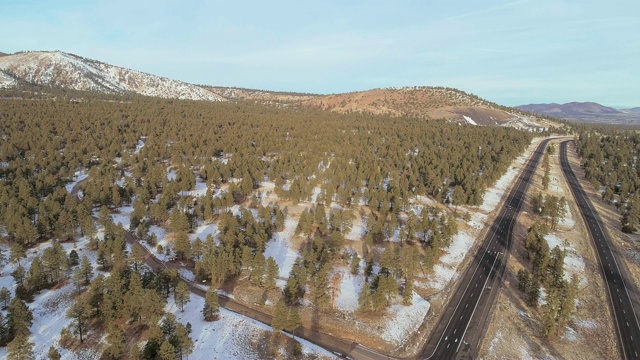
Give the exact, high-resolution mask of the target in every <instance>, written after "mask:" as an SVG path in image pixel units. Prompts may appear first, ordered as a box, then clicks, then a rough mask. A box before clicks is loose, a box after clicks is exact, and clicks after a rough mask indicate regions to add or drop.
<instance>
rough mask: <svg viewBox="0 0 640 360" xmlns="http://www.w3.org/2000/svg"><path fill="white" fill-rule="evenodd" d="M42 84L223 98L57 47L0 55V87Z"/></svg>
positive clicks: (200, 89)
mask: <svg viewBox="0 0 640 360" xmlns="http://www.w3.org/2000/svg"><path fill="white" fill-rule="evenodd" d="M21 83H24V84H31V85H44V86H50V87H61V88H66V89H73V90H81V91H93V92H98V93H104V94H124V93H136V94H140V95H147V96H156V97H162V98H176V99H189V100H207V101H223V100H224V99H223V98H222V97H220V96H218V95H216V94H214V93H212V92H210V91H208V90H206V89H203V88H202V87H199V86H196V85H192V84H187V83H185V82H182V81H177V80H172V79H168V78H164V77H159V76H155V75H151V74H146V73H143V72H140V71H135V70H130V69H126V68H122V67H118V66H113V65H109V64H105V63H103V62H100V61H97V60H92V59H87V58H83V57H81V56H78V55H74V54H68V53H64V52H60V51H52V52H48V51H37V52H21V53H16V54H13V55H7V56H2V57H0V87H11V86H16V85H18V84H21Z"/></svg>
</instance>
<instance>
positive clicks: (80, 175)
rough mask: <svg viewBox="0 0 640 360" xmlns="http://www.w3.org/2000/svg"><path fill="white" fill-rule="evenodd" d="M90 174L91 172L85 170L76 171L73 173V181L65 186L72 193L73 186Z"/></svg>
mask: <svg viewBox="0 0 640 360" xmlns="http://www.w3.org/2000/svg"><path fill="white" fill-rule="evenodd" d="M88 176H89V174H87V173H86V172H85V171H84V170H82V171H76V173H75V175H73V181H72V182H70V183H68V184H67V185H65V186H64V188H65V189H67V192H68V193H71V190H72V189H73V187H74V186H76V184H77V183H79V182H80V181H82V180H84V179H86V178H87V177H88Z"/></svg>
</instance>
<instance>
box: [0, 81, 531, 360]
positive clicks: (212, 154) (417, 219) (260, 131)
mask: <svg viewBox="0 0 640 360" xmlns="http://www.w3.org/2000/svg"><path fill="white" fill-rule="evenodd" d="M16 95H17V93H16V90H10V91H9V92H7V93H5V94H4V96H2V97H3V99H2V100H0V118H1V119H2V121H0V135H1V140H0V178H1V179H2V181H1V182H0V214H2V218H1V219H0V221H1V224H0V225H1V227H0V228H1V229H2V237H3V240H4V241H5V242H6V244H7V246H9V247H10V248H11V250H10V255H9V258H10V261H14V262H16V264H17V266H18V269H21V270H16V271H14V272H13V274H14V278H15V283H16V284H17V285H16V286H17V287H16V290H15V294H16V299H18V298H19V299H22V300H24V301H30V300H32V298H33V296H34V295H35V294H37V292H38V291H40V290H41V289H43V288H50V287H53V286H56V285H57V284H58V283H60V282H63V283H64V282H65V281H67V280H71V278H73V281H74V283H75V282H77V286H78V288H79V289H86V292H84V295H82V296H77V297H76V301H75V305H74V307H72V309H74V310H73V311H71V310H69V313H68V314H67V316H68V317H69V318H72V319H73V325H70V328H68V329H67V328H65V329H66V330H64V331H63V332H64V334H61V336H63V339H64V341H63V340H61V342H62V343H63V344H62V345H63V346H67V347H69V348H78V347H80V346H81V345H80V344H81V342H82V336H83V335H86V331H88V330H87V326H89V325H88V324H91V325H90V326H89V328H90V329H92V330H91V331H94V332H95V331H98V332H99V331H106V332H107V333H108V334H109V335H108V336H107V339H108V343H109V344H111V345H110V347H108V348H107V349H106V350H105V351H113V352H114V353H119V352H121V351H124V349H121V348H120V347H117V348H116V347H115V345H114V344H117V343H118V342H120V340H118V339H122V338H123V336H128V335H124V334H132V333H137V332H140V331H145V334H147V333H149V334H150V335H149V336H153V334H155V333H157V332H158V329H157V327H158V326H157V325H158V322H157V321H155V322H154V321H153V319H160V318H163V309H162V307H160V306H158V305H161V304H163V303H164V302H166V301H167V299H168V298H169V297H170V295H171V293H173V296H174V299H175V300H174V301H175V304H181V305H180V306H181V307H184V305H185V303H186V302H188V301H189V299H188V296H186V295H185V293H184V292H185V291H187V293H188V290H185V289H184V287H182V288H181V286H178V285H179V284H182V282H179V281H178V275H177V273H175V272H171V271H168V272H164V271H163V272H160V273H158V274H153V273H152V272H150V271H148V270H149V269H145V267H143V266H141V265H142V262H143V261H142V259H143V254H141V253H140V252H139V251H138V250H136V249H137V248H135V247H133V248H131V249H130V250H129V251H125V249H127V247H126V246H125V239H126V237H127V236H128V235H127V234H128V233H127V231H130V232H131V233H135V234H136V235H137V236H138V239H141V240H144V244H145V246H148V248H150V249H152V250H153V251H154V253H155V254H157V256H159V257H161V258H162V259H167V260H170V259H174V258H175V259H177V260H180V261H185V262H188V263H189V264H191V266H192V268H193V276H194V277H195V279H197V280H198V282H204V283H206V284H207V285H210V286H211V289H212V290H215V289H216V288H217V287H218V286H223V285H224V284H225V283H228V282H233V283H234V285H233V286H236V285H237V282H239V281H243V282H246V283H247V284H248V285H247V286H249V287H253V288H255V289H261V291H264V295H263V299H262V302H263V305H265V304H266V305H267V306H269V302H270V301H271V299H273V302H271V305H274V304H275V306H272V307H268V308H267V309H268V311H269V312H271V313H272V314H273V316H274V323H273V326H274V329H275V330H277V331H279V330H282V329H295V327H297V326H298V325H299V324H300V321H304V319H305V315H304V314H303V319H302V320H300V318H299V315H296V316H297V317H295V316H294V317H293V318H292V317H291V316H293V315H291V314H297V312H298V311H299V309H303V308H304V307H305V306H307V305H308V304H312V305H311V307H312V308H313V309H315V310H314V311H318V312H321V313H326V312H328V311H330V309H332V308H334V307H335V306H336V304H335V303H336V299H337V298H338V296H339V291H340V289H339V288H340V283H341V276H342V275H341V273H340V272H336V271H334V267H335V266H338V265H341V266H342V264H344V263H347V264H350V265H349V266H350V272H351V274H354V275H356V274H357V275H358V276H362V278H363V279H364V280H363V283H362V284H360V285H359V286H360V287H361V290H359V291H360V293H359V299H358V301H357V302H358V306H357V307H358V309H359V310H360V311H362V312H363V313H378V312H380V311H384V310H385V309H387V308H389V307H390V306H391V305H393V304H396V302H397V299H396V298H397V297H400V298H401V299H402V304H403V305H404V306H408V305H410V304H411V303H412V301H414V300H413V299H414V296H416V299H419V300H421V301H422V304H427V305H426V306H427V307H426V308H425V307H424V305H422V306H423V310H424V313H423V314H426V309H428V303H426V302H425V301H424V300H422V299H421V298H420V297H419V296H417V295H414V292H413V286H414V283H413V282H414V277H415V276H416V274H417V272H418V270H417V269H421V276H423V277H424V276H425V275H424V274H426V273H427V272H428V271H430V269H431V268H432V267H433V265H434V263H435V262H436V260H437V258H438V257H439V256H441V255H442V249H443V248H444V247H446V246H447V245H448V244H449V243H450V242H451V240H452V238H453V236H454V235H455V233H456V232H457V227H456V221H455V218H454V216H455V215H454V214H455V213H456V211H457V206H459V205H464V204H468V205H480V204H481V203H482V200H483V195H484V192H485V189H486V188H487V187H488V186H490V185H492V184H493V183H494V182H495V181H496V180H497V179H498V178H500V177H501V176H502V175H503V174H504V173H505V172H506V170H507V168H508V167H509V164H511V162H512V161H513V160H514V159H515V158H516V157H517V156H518V155H520V154H521V153H522V152H523V151H524V149H525V148H526V147H527V145H528V144H529V143H530V140H531V135H530V134H529V133H525V132H520V131H517V130H514V129H510V128H489V127H476V126H461V125H457V124H450V123H447V122H443V121H423V120H417V119H408V118H398V117H394V118H391V117H386V116H374V115H364V114H335V113H330V112H324V111H321V110H315V109H295V110H292V109H280V108H276V107H264V106H259V105H253V104H250V103H244V102H239V103H210V102H196V101H184V100H165V99H157V98H146V97H137V96H128V97H110V96H105V95H101V96H99V97H95V96H91V95H89V94H84V93H83V94H80V93H76V92H59V93H55V94H53V95H47V96H43V95H42V94H38V95H34V94H31V95H28V96H24V94H23V95H19V96H20V97H28V98H30V99H29V100H22V99H16ZM79 172H82V173H84V174H85V176H86V179H87V180H86V181H84V182H82V183H80V184H77V181H78V177H77V176H76V175H77V174H78V173H79ZM74 176H75V177H74ZM74 184H77V187H78V188H79V189H80V192H79V196H77V197H76V196H72V195H71V194H70V193H69V191H71V188H70V187H71V186H73V185H74ZM266 184H270V185H269V186H271V189H272V194H271V195H269V193H265V192H264V191H263V190H262V188H264V186H266ZM265 196H268V197H270V199H277V201H271V202H266V199H265ZM417 197H426V198H430V199H431V200H429V201H430V202H431V203H433V204H436V205H435V206H433V207H426V206H425V207H424V208H423V207H420V208H419V209H417V210H416V209H414V208H413V207H412V201H413V200H414V199H416V198H417ZM299 203H305V204H310V205H305V207H304V208H300V207H298V208H297V210H295V211H299V212H298V213H296V214H295V216H296V221H295V222H294V223H293V225H292V222H291V221H290V217H291V216H292V214H293V213H294V210H293V207H296V205H298V204H299ZM442 204H450V205H451V208H452V211H442V209H441V207H442ZM287 206H290V207H291V209H288V208H287ZM125 209H129V210H128V213H126V214H127V215H121V214H123V212H124V210H125ZM301 209H302V210H301ZM118 214H120V215H118ZM92 216H93V217H92ZM94 217H95V218H94ZM116 217H117V218H118V219H122V218H123V217H126V220H119V222H117V221H115V220H114V219H116ZM355 217H358V218H364V217H366V218H367V221H366V222H364V220H362V222H363V224H364V227H365V228H364V229H363V230H362V233H361V234H360V235H361V236H362V238H359V239H358V240H362V243H363V245H362V251H360V249H358V251H357V252H356V251H354V250H353V249H351V248H350V249H346V248H345V241H346V240H345V238H346V236H347V234H349V233H350V232H351V230H352V224H353V220H354V218H355ZM212 223H215V226H216V231H215V233H213V232H212V233H210V234H209V235H208V236H206V239H205V238H200V237H198V236H197V235H198V234H200V230H197V229H200V226H203V224H212ZM119 224H126V225H125V226H124V227H123V226H122V225H119ZM292 226H293V228H292ZM285 228H287V229H288V230H286V231H289V230H290V231H291V232H295V234H300V235H301V236H302V237H303V238H304V239H305V240H304V242H303V243H302V244H300V250H299V253H298V255H299V256H298V257H297V259H296V260H295V263H294V262H293V261H291V262H290V263H289V264H288V265H287V266H290V268H287V269H285V270H284V271H285V273H284V274H283V273H282V271H283V268H282V266H283V264H282V262H280V264H279V263H278V262H276V260H275V259H274V258H273V257H277V256H278V254H277V250H274V248H273V247H272V248H271V250H268V249H269V246H271V245H269V244H273V242H274V241H275V240H274V239H275V238H278V239H282V236H281V235H279V234H280V232H282V231H283V230H284V229H285ZM196 230H197V231H196ZM160 231H163V232H164V233H169V234H170V236H167V239H170V240H166V239H159V238H158V237H157V236H156V234H159V233H160ZM286 231H285V232H286ZM98 234H100V235H99V236H98ZM78 237H86V238H87V239H88V246H89V248H90V249H92V250H93V251H95V253H96V255H95V259H96V266H97V267H98V269H99V270H100V271H102V272H109V274H110V275H109V276H108V277H107V278H104V277H103V276H102V275H99V276H98V277H95V276H94V275H93V273H92V268H91V265H90V264H84V262H86V261H85V260H84V259H83V264H82V265H74V266H77V268H76V270H74V271H71V269H72V268H73V266H71V267H70V266H69V265H68V264H70V263H71V262H70V260H69V258H68V255H66V254H65V253H64V252H61V251H60V248H59V246H58V245H59V242H66V241H74V240H75V239H77V238H78ZM203 237H204V235H203ZM50 240H51V243H52V249H53V250H51V251H49V253H48V254H47V258H46V259H45V258H44V255H43V259H42V261H43V262H44V263H43V264H41V263H40V262H39V261H40V260H39V259H38V261H35V260H33V259H31V258H30V260H31V264H26V263H25V265H24V267H23V265H22V264H21V259H24V258H25V256H26V253H27V252H26V251H25V249H29V248H32V247H34V246H38V245H40V244H44V243H46V242H48V241H50ZM160 240H162V241H160ZM394 242H399V243H400V245H403V246H400V247H398V246H396V245H395V244H394ZM56 244H58V245H56ZM387 244H388V245H387ZM404 244H406V245H407V246H404ZM57 246H58V247H57ZM267 250H268V251H267ZM358 253H360V256H362V264H363V266H362V267H361V258H360V257H359V256H358ZM63 256H64V259H63ZM76 256H77V254H76ZM165 256H166V257H165ZM75 263H78V264H79V260H78V259H76V261H75ZM34 264H36V265H34ZM41 265H42V269H41V268H40V266H41ZM279 265H280V268H279ZM34 266H36V267H37V268H34ZM27 267H28V268H27ZM72 272H73V275H71V273H72ZM34 273H35V274H42V275H37V276H36V275H33V274H34ZM25 274H27V275H25ZM76 274H77V275H76ZM360 274H362V275H360ZM287 276H288V278H287ZM285 279H286V280H285ZM278 281H286V283H281V284H277V282H278ZM276 285H277V286H276ZM278 287H280V288H281V289H282V292H280V291H279V289H278ZM273 294H277V295H273ZM185 296H186V298H185ZM107 298H108V299H110V300H109V302H108V304H107V305H105V303H103V302H102V300H101V299H107ZM143 298H146V299H155V300H153V301H152V302H153V303H154V304H148V302H147V301H142V300H141V299H143ZM213 298H215V292H214V295H212V296H208V297H207V300H206V303H205V309H203V310H205V311H204V316H205V319H213V318H215V316H214V315H215V311H213V310H212V307H213V308H216V309H217V306H218V305H217V304H212V303H211V302H212V301H213V300H211V299H213ZM22 300H20V301H22ZM267 300H269V301H267ZM16 301H18V300H16ZM138 303H144V304H147V305H148V306H143V307H139V306H137V305H136V304H138ZM305 304H307V305H305ZM16 306H18V305H16ZM207 309H208V310H207ZM314 314H315V312H314ZM423 316H424V315H423ZM164 319H165V320H163V321H168V322H169V324H167V325H166V326H168V327H171V329H172V331H175V332H171V333H167V332H165V335H163V336H160V335H158V336H157V338H156V339H155V340H154V341H152V342H147V343H145V345H144V347H143V348H140V349H138V350H139V351H140V352H142V353H143V354H144V356H143V357H142V358H155V356H158V354H159V352H160V351H162V347H161V345H162V346H164V343H170V345H171V346H173V348H172V349H173V350H174V351H175V352H176V353H177V352H180V355H183V353H184V354H185V355H186V354H188V353H189V352H190V351H192V350H193V343H191V342H190V341H191V340H189V339H188V336H187V335H185V330H184V329H183V328H181V327H180V326H182V325H176V324H175V323H172V321H174V320H175V319H173V320H172V319H171V317H170V316H166V315H164ZM167 319H168V320H167ZM125 321H126V325H123V324H124V322H125ZM163 324H164V322H163ZM116 325H117V326H116ZM3 326H4V325H3ZM163 326H164V325H163ZM176 326H177V327H176ZM27 329H28V327H27ZM100 329H102V330H100ZM154 331H155V333H154ZM6 334H8V335H7V336H6V337H3V338H2V339H0V340H2V343H4V344H6V343H10V344H11V343H14V344H17V343H16V342H12V340H13V339H14V338H16V337H17V338H18V339H19V340H20V341H22V340H21V339H22V338H19V337H18V336H19V335H28V330H26V333H25V331H24V329H23V330H21V332H16V331H15V329H13V328H9V329H8V330H7V332H6ZM156 335H157V334H156ZM165 336H166V339H167V340H166V341H165ZM16 341H18V340H16ZM136 346H137V345H135V342H133V343H129V344H128V345H127V351H133V350H132V349H134V348H136V349H137V347H136ZM165 348H168V345H167V346H165ZM165 350H166V349H165ZM114 357H115V356H114Z"/></svg>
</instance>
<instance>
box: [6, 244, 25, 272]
mask: <svg viewBox="0 0 640 360" xmlns="http://www.w3.org/2000/svg"><path fill="white" fill-rule="evenodd" d="M25 257H27V253H26V251H25V249H24V246H22V245H21V244H19V243H15V244H13V245H12V246H11V250H10V254H9V261H11V262H12V263H18V266H19V265H20V259H22V258H25Z"/></svg>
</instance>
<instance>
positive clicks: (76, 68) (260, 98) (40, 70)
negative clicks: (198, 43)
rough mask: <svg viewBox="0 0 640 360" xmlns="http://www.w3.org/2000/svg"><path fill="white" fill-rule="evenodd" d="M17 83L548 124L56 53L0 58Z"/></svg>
mask: <svg viewBox="0 0 640 360" xmlns="http://www.w3.org/2000/svg"><path fill="white" fill-rule="evenodd" d="M19 85H30V86H34V85H35V86H37V87H43V86H44V87H47V88H63V89H71V90H77V91H91V92H94V93H100V94H140V95H145V96H155V97H161V98H175V99H188V100H204V101H251V102H254V103H258V104H264V105H272V106H283V107H301V108H302V107H304V108H320V109H323V110H329V111H332V112H339V113H352V112H355V113H367V114H381V115H389V116H394V117H400V116H404V117H411V118H418V119H425V120H428V119H445V120H448V121H453V122H458V123H468V124H472V125H505V126H511V127H516V128H520V129H525V130H527V129H528V130H540V129H544V128H547V127H549V126H550V125H549V124H548V123H547V122H544V121H543V122H540V121H539V120H540V119H537V118H536V117H535V116H527V115H525V114H523V113H522V112H521V111H520V110H518V109H515V108H509V107H505V106H501V105H498V104H495V103H492V102H490V101H487V100H484V99H482V98H480V97H478V96H475V95H473V94H468V93H466V92H464V91H461V90H457V89H452V88H444V87H404V88H384V89H372V90H366V91H358V92H350V93H344V94H332V95H320V94H307V93H296V92H278V91H267V90H256V89H243V88H236V87H222V86H208V85H194V84H188V83H185V82H182V81H177V80H172V79H168V78H164V77H159V76H155V75H151V74H147V73H143V72H140V71H136V70H131V69H127V68H123V67H118V66H114V65H109V64H106V63H104V62H101V61H98V60H92V59H88V58H84V57H81V56H78V55H74V54H70V53H65V52H60V51H33V52H19V53H15V54H10V55H6V56H2V57H0V88H12V87H16V86H19Z"/></svg>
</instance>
